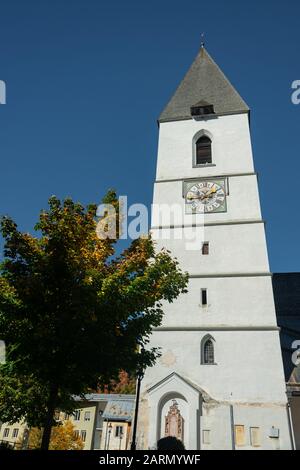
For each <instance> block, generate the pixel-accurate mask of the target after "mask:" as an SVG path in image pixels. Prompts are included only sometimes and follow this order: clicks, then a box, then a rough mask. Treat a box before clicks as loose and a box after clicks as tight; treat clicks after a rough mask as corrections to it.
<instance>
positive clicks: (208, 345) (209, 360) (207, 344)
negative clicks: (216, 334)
mask: <svg viewBox="0 0 300 470" xmlns="http://www.w3.org/2000/svg"><path fill="white" fill-rule="evenodd" d="M214 363H215V354H214V344H213V341H212V339H211V338H208V339H206V340H205V341H204V343H203V346H202V364H214Z"/></svg>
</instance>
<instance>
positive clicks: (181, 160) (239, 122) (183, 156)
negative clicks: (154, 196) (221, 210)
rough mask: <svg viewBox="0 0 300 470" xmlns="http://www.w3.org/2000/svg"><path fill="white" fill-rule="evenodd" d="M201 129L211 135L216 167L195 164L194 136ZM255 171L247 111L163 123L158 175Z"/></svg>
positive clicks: (208, 174)
mask: <svg viewBox="0 0 300 470" xmlns="http://www.w3.org/2000/svg"><path fill="white" fill-rule="evenodd" d="M201 129H204V130H207V131H209V132H210V134H211V135H212V142H213V144H212V145H213V146H212V151H213V163H214V164H216V166H215V167H210V168H193V167H192V156H193V147H192V142H193V137H194V135H195V134H196V133H197V132H199V131H200V130H201ZM252 171H253V162H252V151H251V141H250V135H249V125H248V115H247V114H236V115H231V116H220V117H217V118H215V119H207V120H197V121H196V120H194V119H189V120H184V121H173V122H164V123H161V124H160V131H159V144H158V159H157V173H156V179H157V180H159V179H166V178H167V179H172V178H175V179H176V178H183V177H196V176H203V175H204V176H210V175H222V174H226V173H245V172H252Z"/></svg>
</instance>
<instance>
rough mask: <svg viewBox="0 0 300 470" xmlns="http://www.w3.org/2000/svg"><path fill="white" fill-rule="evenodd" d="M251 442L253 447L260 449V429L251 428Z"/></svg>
mask: <svg viewBox="0 0 300 470" xmlns="http://www.w3.org/2000/svg"><path fill="white" fill-rule="evenodd" d="M250 442H251V445H252V447H260V445H261V437H260V429H259V428H250Z"/></svg>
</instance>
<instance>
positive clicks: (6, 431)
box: [3, 428, 9, 437]
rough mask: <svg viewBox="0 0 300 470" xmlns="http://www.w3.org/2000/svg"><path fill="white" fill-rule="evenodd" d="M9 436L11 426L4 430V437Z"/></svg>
mask: <svg viewBox="0 0 300 470" xmlns="http://www.w3.org/2000/svg"><path fill="white" fill-rule="evenodd" d="M8 436H9V428H5V429H4V432H3V437H8Z"/></svg>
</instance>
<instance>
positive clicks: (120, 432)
mask: <svg viewBox="0 0 300 470" xmlns="http://www.w3.org/2000/svg"><path fill="white" fill-rule="evenodd" d="M122 436H123V426H116V427H115V437H120V438H121V437H122Z"/></svg>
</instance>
